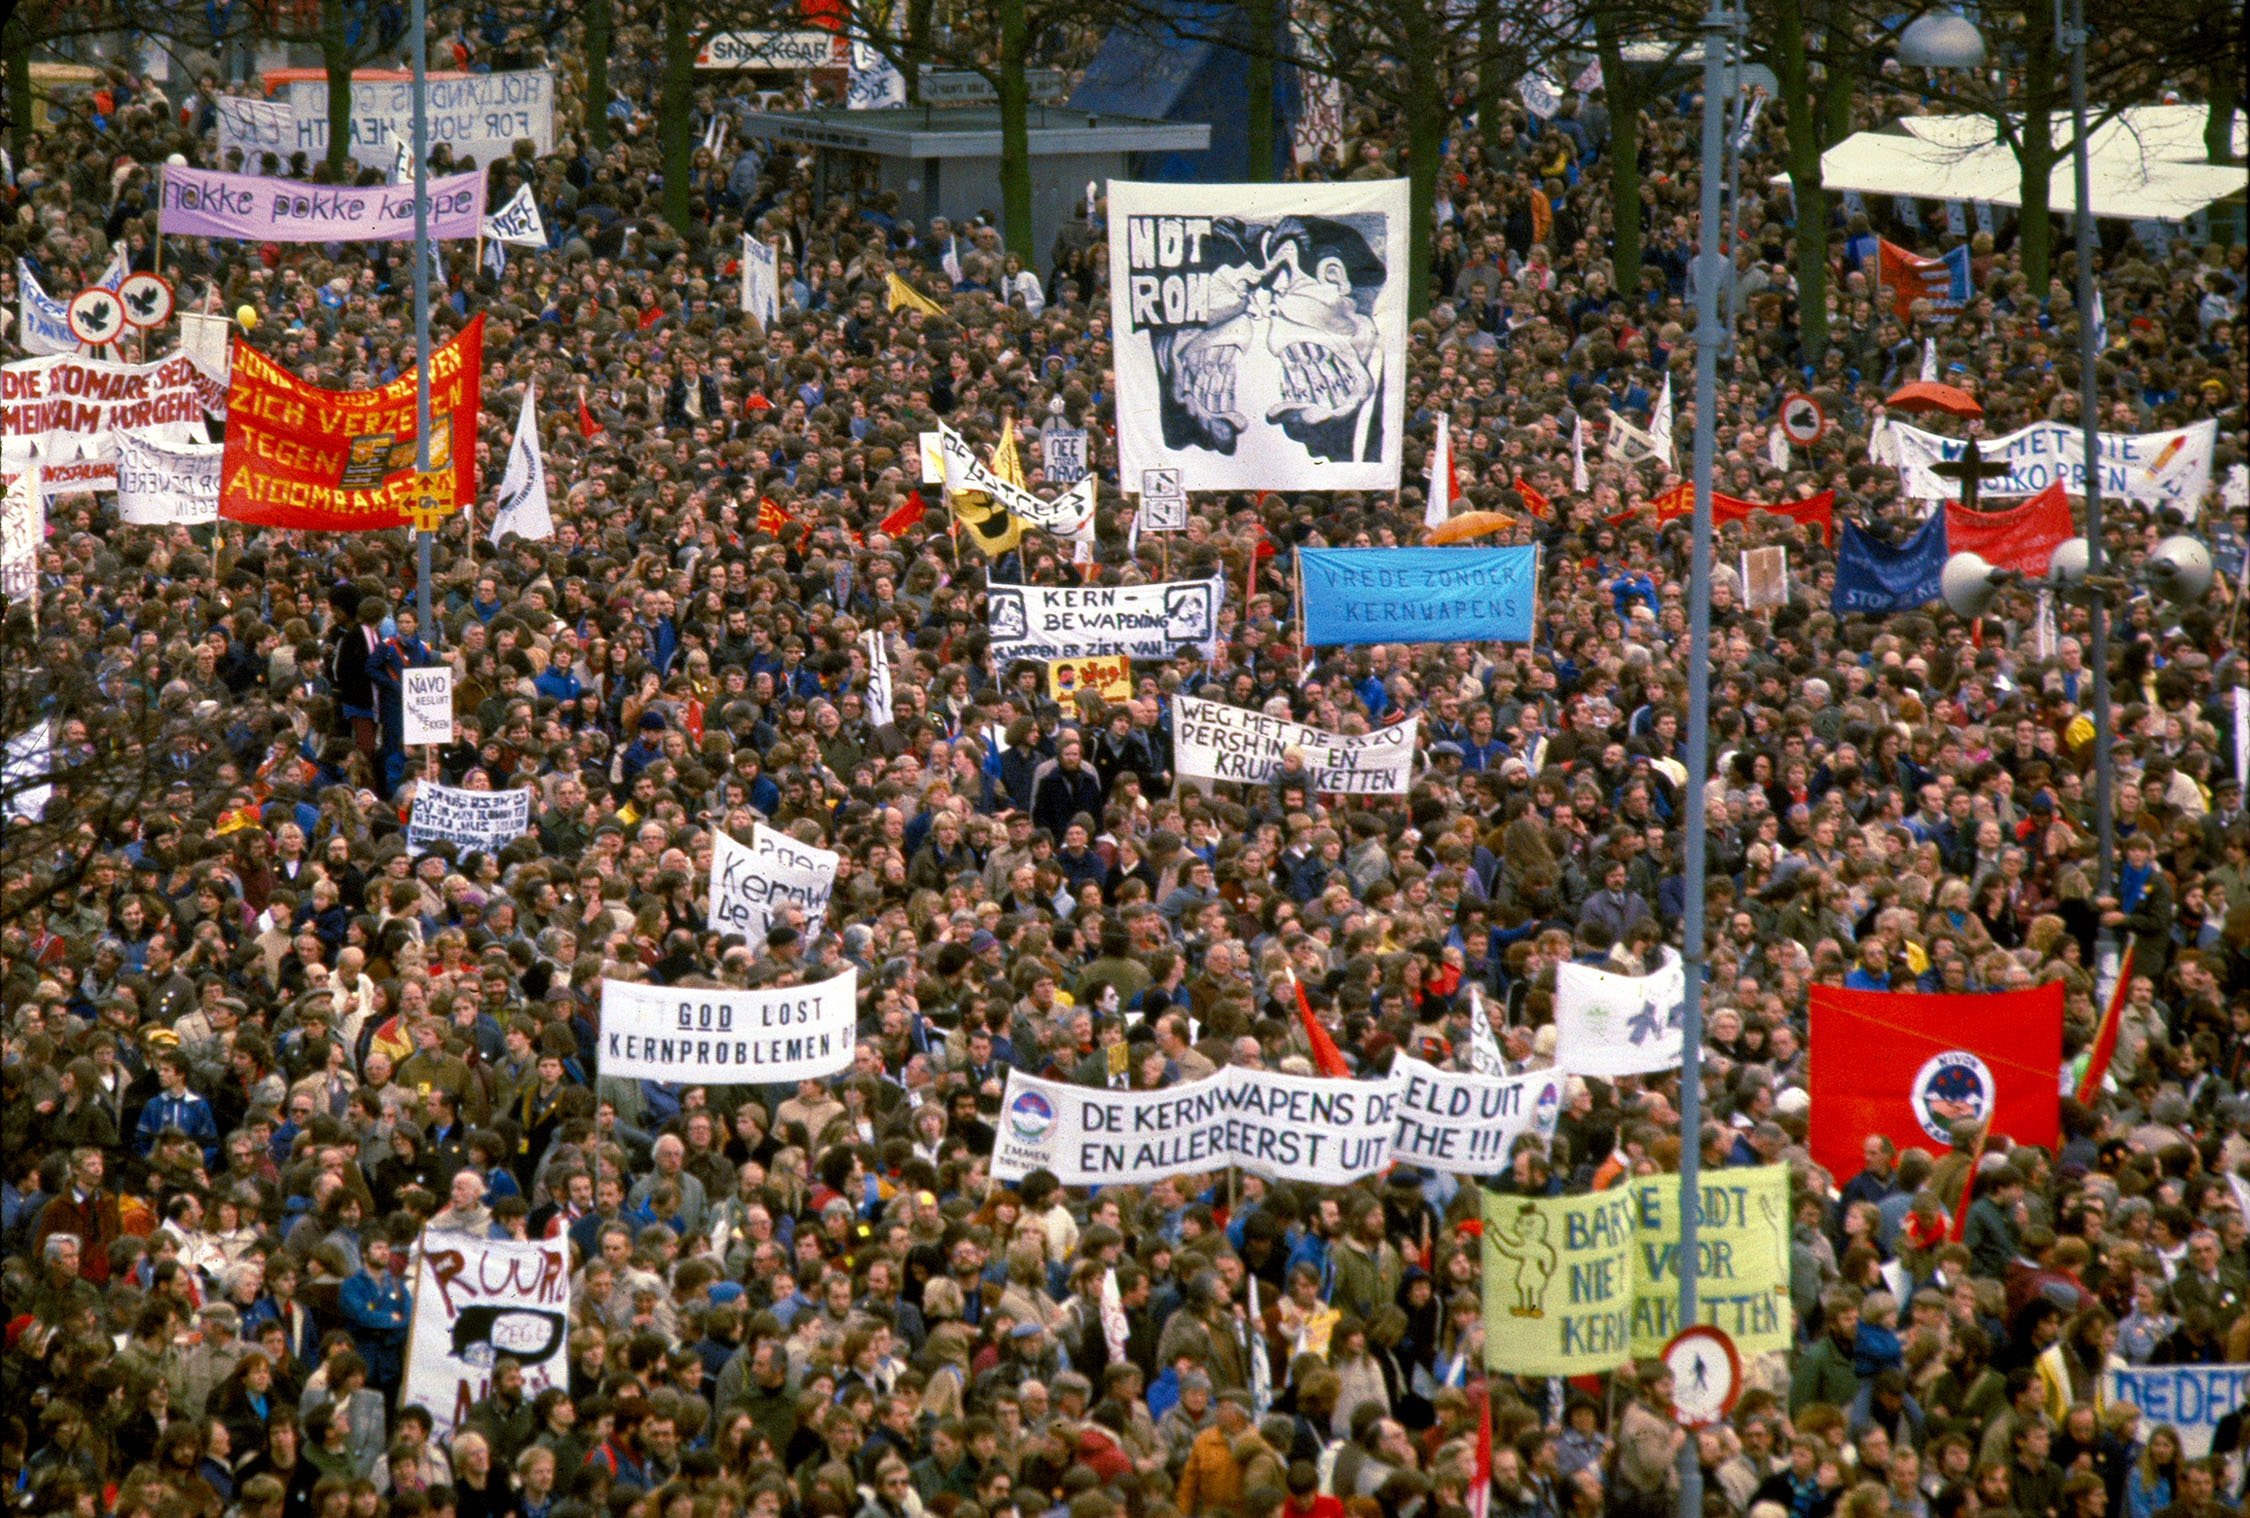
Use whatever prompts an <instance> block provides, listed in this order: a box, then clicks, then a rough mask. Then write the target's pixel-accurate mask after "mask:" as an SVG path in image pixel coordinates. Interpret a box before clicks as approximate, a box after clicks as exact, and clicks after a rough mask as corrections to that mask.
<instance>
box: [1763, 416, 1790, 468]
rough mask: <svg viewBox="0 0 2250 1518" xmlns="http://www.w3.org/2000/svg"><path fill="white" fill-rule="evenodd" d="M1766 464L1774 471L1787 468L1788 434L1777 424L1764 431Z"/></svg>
mask: <svg viewBox="0 0 2250 1518" xmlns="http://www.w3.org/2000/svg"><path fill="white" fill-rule="evenodd" d="M1766 462H1767V463H1769V464H1771V465H1773V467H1774V468H1776V469H1787V468H1788V467H1789V434H1788V433H1786V432H1783V431H1782V430H1781V424H1780V423H1779V422H1776V423H1775V424H1774V425H1773V426H1771V427H1768V428H1767V429H1766Z"/></svg>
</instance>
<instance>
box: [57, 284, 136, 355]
mask: <svg viewBox="0 0 2250 1518" xmlns="http://www.w3.org/2000/svg"><path fill="white" fill-rule="evenodd" d="M66 317H67V320H68V321H69V323H70V335H71V336H72V337H75V338H77V339H78V340H79V341H80V342H82V343H85V344H87V345H88V346H90V347H95V348H99V347H102V346H103V345H104V344H107V343H114V342H116V341H117V340H118V339H119V338H120V337H122V336H124V335H125V304H124V302H123V301H120V300H119V299H118V298H117V293H116V292H115V291H114V290H105V289H103V288H102V287H101V286H100V285H96V286H94V288H92V289H91V290H81V291H79V292H78V293H77V294H76V295H74V296H72V297H71V300H70V310H69V311H68V313H66Z"/></svg>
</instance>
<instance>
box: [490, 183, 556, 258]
mask: <svg viewBox="0 0 2250 1518" xmlns="http://www.w3.org/2000/svg"><path fill="white" fill-rule="evenodd" d="M484 235H485V236H486V237H487V238H488V239H490V240H491V241H494V242H512V243H514V244H515V245H516V246H517V247H519V248H544V247H545V246H547V224H546V223H545V222H544V221H542V220H540V217H539V202H538V201H536V200H534V199H532V198H531V186H530V185H528V184H520V185H517V186H516V193H515V194H513V195H511V196H509V197H508V203H507V204H506V205H504V206H502V207H501V208H500V209H499V210H497V211H494V212H493V213H492V214H491V215H489V216H487V217H485V219H484Z"/></svg>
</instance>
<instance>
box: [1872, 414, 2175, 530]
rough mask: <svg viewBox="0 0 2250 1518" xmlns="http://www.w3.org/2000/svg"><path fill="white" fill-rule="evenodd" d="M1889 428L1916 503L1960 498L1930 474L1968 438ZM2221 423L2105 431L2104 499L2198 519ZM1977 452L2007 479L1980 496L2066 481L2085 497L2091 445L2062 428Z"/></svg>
mask: <svg viewBox="0 0 2250 1518" xmlns="http://www.w3.org/2000/svg"><path fill="white" fill-rule="evenodd" d="M1889 420H1890V425H1889V427H1888V428H1887V429H1886V430H1887V432H1888V435H1889V437H1890V439H1891V441H1892V442H1893V443H1895V444H1896V446H1897V448H1898V460H1899V462H1898V471H1899V481H1900V484H1901V486H1902V487H1903V488H1904V489H1905V491H1906V493H1907V494H1908V495H1910V496H1912V497H1914V498H1915V499H1916V500H1921V501H1943V500H1948V499H1950V498H1952V497H1953V496H1955V495H1958V494H1959V493H1960V483H1959V482H1958V481H1956V480H1951V479H1948V478H1946V477H1945V476H1944V475H1941V474H1937V473H1934V472H1932V469H1931V466H1932V465H1934V464H1940V463H1944V462H1947V461H1949V460H1953V459H1958V458H1959V457H1961V454H1962V452H1963V450H1965V449H1966V448H1967V447H1968V439H1966V438H1958V437H1946V436H1944V435H1942V434H1940V433H1935V432H1924V431H1923V430H1922V429H1920V428H1919V427H1910V426H1908V425H1907V424H1906V423H1904V422H1902V421H1900V420H1898V419H1897V418H1896V417H1892V418H1890V419H1889ZM2218 443H2219V424H2218V422H2217V421H2216V420H2206V421H2201V422H2196V423H2194V424H2193V425H2191V426H2187V427H2180V428H2176V429H2174V430H2172V431H2169V432H2104V433H2101V434H2100V435H2099V436H2098V438H2097V440H2096V448H2097V453H2096V457H2097V460H2098V462H2099V465H2100V468H2101V487H2102V497H2103V499H2105V500H2110V501H2119V500H2130V501H2135V502H2138V503H2140V504H2141V505H2143V506H2166V505H2169V506H2177V507H2179V508H2180V509H2181V510H2183V511H2185V512H2187V513H2188V515H2189V517H2190V519H2191V520H2192V519H2193V517H2194V516H2195V514H2196V513H2197V512H2198V511H2199V510H2200V509H2201V507H2202V503H2203V493H2204V492H2205V491H2206V490H2209V489H2210V488H2211V470H2212V465H2213V463H2214V461H2215V459H2216V457H2217V450H2218ZM1977 454H1978V457H1980V458H1981V459H1983V461H1984V462H1985V463H1987V464H1993V463H2000V464H2006V465H2007V466H2008V473H2007V474H2006V475H2005V476H2003V477H2001V478H1999V479H1991V480H1986V481H1985V482H1984V484H1983V485H1982V486H1981V487H1980V494H1982V495H1983V496H1986V497H1989V498H1991V499H1994V500H2000V499H2009V498H2013V497H2016V496H2029V495H2037V494H2038V493H2039V492H2040V491H2042V490H2045V489H2046V488H2047V487H2048V486H2049V485H2053V484H2056V483H2057V482H2060V483H2061V485H2062V488H2063V490H2064V492H2065V493H2067V494H2069V495H2084V494H2085V493H2086V439H2085V434H2084V433H2082V432H2081V431H2080V430H2079V429H2078V428H2076V427H2073V426H2070V425H2067V424H2065V423H2062V422H2034V423H2032V424H2031V425H2030V426H2028V427H2025V428H2023V429H2022V430H2020V431H2017V432H2010V433H2007V434H2006V435H2004V436H2001V437H1982V438H1978V439H1977Z"/></svg>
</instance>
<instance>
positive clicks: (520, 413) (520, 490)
mask: <svg viewBox="0 0 2250 1518" xmlns="http://www.w3.org/2000/svg"><path fill="white" fill-rule="evenodd" d="M511 532H512V533H514V534H515V535H516V536H517V537H519V538H522V539H524V540H525V541H527V542H533V543H543V542H545V541H546V540H547V539H549V538H551V537H553V536H554V535H555V518H554V515H553V513H551V512H550V511H549V510H548V509H547V465H546V461H545V460H543V459H541V458H540V457H539V387H538V386H537V385H526V386H524V387H523V405H522V406H521V408H519V409H518V410H517V412H516V436H515V441H514V442H512V443H510V444H509V445H508V467H507V470H506V471H505V472H504V473H503V474H502V475H501V476H500V494H499V495H498V496H497V497H496V498H495V499H494V501H493V511H492V531H491V533H490V534H488V536H490V537H491V539H492V542H493V544H494V546H495V547H497V546H498V545H499V544H500V543H501V542H503V541H504V540H505V539H506V538H507V536H508V534H509V533H511Z"/></svg>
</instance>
